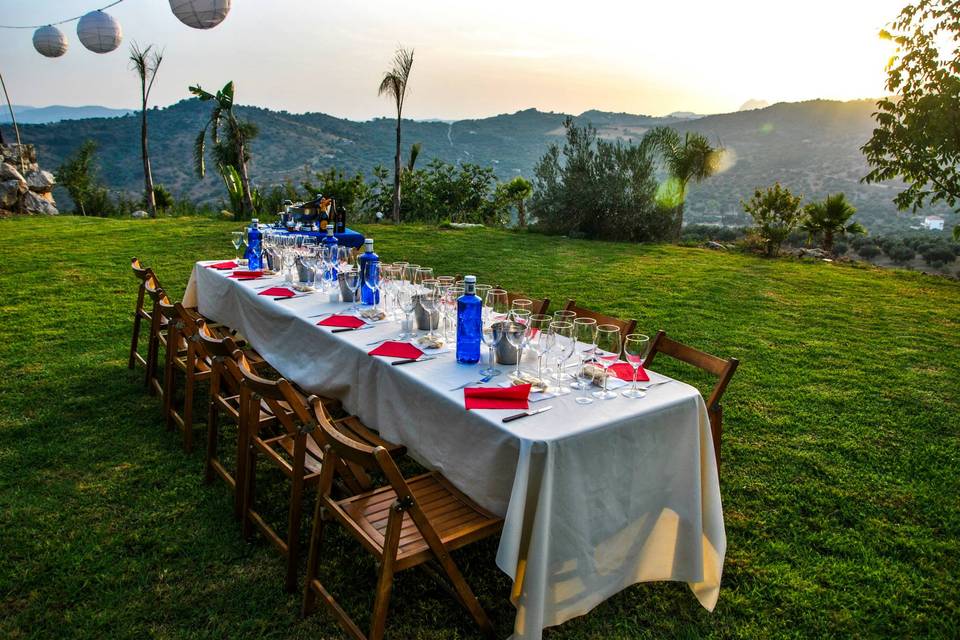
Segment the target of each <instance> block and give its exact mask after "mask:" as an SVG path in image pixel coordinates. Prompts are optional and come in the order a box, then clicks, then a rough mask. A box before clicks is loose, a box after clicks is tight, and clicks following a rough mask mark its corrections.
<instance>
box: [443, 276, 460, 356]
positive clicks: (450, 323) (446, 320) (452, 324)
mask: <svg viewBox="0 0 960 640" xmlns="http://www.w3.org/2000/svg"><path fill="white" fill-rule="evenodd" d="M462 295H463V287H462V286H456V285H454V286H450V287H447V288H446V291H445V292H444V295H443V299H442V300H441V302H440V304H441V306H442V308H443V340H444V342H446V341H447V330H448V329H453V330H454V331H456V320H457V301H458V300H459V299H460V296H462ZM454 335H456V333H454Z"/></svg>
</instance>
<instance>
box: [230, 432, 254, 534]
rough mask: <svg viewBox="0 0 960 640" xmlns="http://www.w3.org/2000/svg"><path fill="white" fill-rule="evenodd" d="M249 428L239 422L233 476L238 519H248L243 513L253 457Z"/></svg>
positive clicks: (234, 506)
mask: <svg viewBox="0 0 960 640" xmlns="http://www.w3.org/2000/svg"><path fill="white" fill-rule="evenodd" d="M247 429H248V426H247V424H246V423H245V422H244V420H243V416H242V415H241V419H240V420H239V421H238V422H237V458H236V469H235V470H234V474H233V486H234V491H233V510H234V514H235V515H236V516H237V517H238V518H242V519H246V516H245V515H244V511H243V493H244V491H246V486H247V466H248V462H249V459H250V457H251V448H250V447H248V443H249V442H250V437H249V434H248V432H247Z"/></svg>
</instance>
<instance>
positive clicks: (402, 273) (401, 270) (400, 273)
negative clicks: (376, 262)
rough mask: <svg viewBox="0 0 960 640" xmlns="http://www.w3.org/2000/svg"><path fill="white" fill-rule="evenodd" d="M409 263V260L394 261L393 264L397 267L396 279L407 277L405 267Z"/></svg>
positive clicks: (400, 279) (401, 279)
mask: <svg viewBox="0 0 960 640" xmlns="http://www.w3.org/2000/svg"><path fill="white" fill-rule="evenodd" d="M409 265H410V263H409V262H394V263H393V266H394V267H396V269H397V280H399V281H401V282H402V281H404V280H406V279H407V267H408V266H409Z"/></svg>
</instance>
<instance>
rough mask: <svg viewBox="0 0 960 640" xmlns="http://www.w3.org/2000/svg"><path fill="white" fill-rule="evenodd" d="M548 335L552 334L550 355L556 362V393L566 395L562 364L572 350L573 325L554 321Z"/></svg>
mask: <svg viewBox="0 0 960 640" xmlns="http://www.w3.org/2000/svg"><path fill="white" fill-rule="evenodd" d="M550 333H552V334H553V341H552V343H551V345H550V353H551V354H552V355H553V357H554V359H556V361H557V375H556V379H557V388H556V392H557V393H567V392H569V391H570V387H565V386H563V364H564V363H565V362H566V361H567V360H569V359H570V356H571V355H572V354H573V348H574V342H575V340H574V335H573V323H572V322H564V321H557V320H554V321H553V322H551V323H550Z"/></svg>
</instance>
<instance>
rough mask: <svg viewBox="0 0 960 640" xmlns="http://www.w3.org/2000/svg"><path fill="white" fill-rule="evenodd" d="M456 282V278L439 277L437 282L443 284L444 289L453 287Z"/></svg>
mask: <svg viewBox="0 0 960 640" xmlns="http://www.w3.org/2000/svg"><path fill="white" fill-rule="evenodd" d="M455 280H456V278H454V277H453V276H437V282H439V283H440V284H442V285H443V286H444V287H450V286H453V283H454V282H455Z"/></svg>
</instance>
